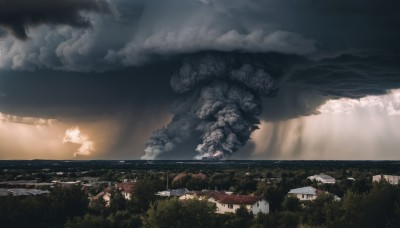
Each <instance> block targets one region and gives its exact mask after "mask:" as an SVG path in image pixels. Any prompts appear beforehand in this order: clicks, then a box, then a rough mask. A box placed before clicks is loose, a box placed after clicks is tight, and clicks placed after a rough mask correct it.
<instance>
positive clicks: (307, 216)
mask: <svg viewBox="0 0 400 228" xmlns="http://www.w3.org/2000/svg"><path fill="white" fill-rule="evenodd" d="M15 163H16V164H13V163H12V162H10V163H6V162H1V164H0V166H1V168H2V170H1V172H0V177H1V179H2V181H1V182H0V197H1V201H0V202H1V203H0V211H1V214H0V217H1V216H3V217H2V219H3V220H2V221H8V222H9V223H10V224H11V223H12V224H17V226H24V225H27V224H29V225H32V224H35V225H34V226H35V227H36V226H39V227H40V226H61V227H62V226H65V227H85V226H97V227H188V225H189V224H190V223H191V221H194V220H195V221H196V224H206V225H207V226H210V227H220V226H224V227H265V226H269V225H272V226H273V227H296V226H299V225H300V224H303V225H307V226H308V227H317V226H320V225H321V224H326V223H327V222H328V221H329V222H330V223H331V224H332V226H334V227H336V225H337V224H339V223H340V222H341V221H343V219H345V218H347V217H346V216H351V215H352V213H353V212H352V211H353V209H354V208H353V207H360V208H359V210H361V211H365V216H367V215H368V216H369V214H368V213H369V211H366V209H365V208H364V206H365V204H366V205H369V206H370V207H371V209H370V210H375V209H377V208H376V207H377V206H379V205H382V204H384V203H387V204H390V205H386V207H389V208H393V211H392V212H390V213H388V214H385V216H386V217H384V220H385V221H386V220H387V219H392V220H391V221H392V222H393V224H397V223H396V222H399V220H398V218H399V217H398V216H397V213H398V210H397V209H396V208H397V206H396V205H398V204H397V203H396V202H400V189H399V185H398V184H399V181H400V175H398V174H399V173H398V170H397V172H396V173H395V174H397V175H392V174H393V173H389V172H390V171H391V170H396V169H397V166H398V164H397V163H389V162H387V164H386V163H384V162H376V163H366V164H365V163H363V162H326V163H327V166H326V167H323V164H324V162H317V161H315V162H295V161H293V162H272V161H270V162H266V161H265V162H260V161H259V162H251V161H241V162H239V161H237V162H233V161H232V162H227V161H226V162H190V161H189V162H180V161H177V162H172V161H171V162H155V163H153V162H151V163H148V162H143V161H102V162H95V161H93V162H74V161H70V162H67V161H25V162H15ZM18 163H19V164H18ZM83 163H84V164H83ZM86 163H89V164H86ZM321 164H322V165H321ZM21 165H25V166H21ZM26 165H27V166H26ZM85 167H91V169H90V170H88V169H87V168H85ZM103 167H107V168H103ZM339 167H342V168H339ZM352 167H357V168H352ZM367 168H368V169H367ZM371 168H372V170H376V171H373V172H372V171H366V170H370V169H371ZM389 174H390V175H389ZM54 197H56V198H54ZM367 199H369V200H368V202H363V200H367ZM375 204H376V205H375ZM11 205H12V206H11ZM10 207H12V209H11V210H10V209H9V208H10ZM7 208H8V209H7ZM373 208H375V209H373ZM47 210H51V211H48V214H46V213H43V212H44V211H47ZM42 213H43V214H42ZM57 213H60V214H57ZM332 213H333V214H332ZM182 216H184V217H187V218H190V220H187V221H186V220H181V219H180V218H181V217H182ZM390 216H393V217H390ZM22 218H24V219H22ZM197 220H198V221H197ZM364 221H368V219H367V218H365V217H360V221H357V220H355V222H364ZM377 222H378V221H377ZM85 224H86V225H85ZM88 224H89V225H88ZM346 224H348V221H346ZM196 227H197V226H196Z"/></svg>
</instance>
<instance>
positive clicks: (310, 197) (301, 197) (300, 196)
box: [290, 194, 317, 201]
mask: <svg viewBox="0 0 400 228" xmlns="http://www.w3.org/2000/svg"><path fill="white" fill-rule="evenodd" d="M290 195H292V196H295V197H297V199H299V200H300V201H307V200H315V199H316V198H317V195H308V194H290Z"/></svg>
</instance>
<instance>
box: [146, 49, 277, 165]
mask: <svg viewBox="0 0 400 228" xmlns="http://www.w3.org/2000/svg"><path fill="white" fill-rule="evenodd" d="M255 62H257V61H253V60H252V59H247V58H238V57H233V56H232V55H211V54H204V55H196V56H194V57H190V58H187V59H186V60H184V62H183V64H182V66H181V68H180V69H179V71H178V72H176V73H175V74H174V75H173V76H172V78H171V81H170V82H171V87H172V89H173V90H174V91H175V92H176V93H178V94H190V96H189V98H188V99H189V100H190V102H184V103H185V104H186V105H185V107H184V108H180V109H179V110H175V111H174V112H175V113H174V114H175V116H174V118H173V119H172V121H171V122H170V123H169V124H168V125H167V126H166V127H164V128H161V129H159V130H156V131H155V132H154V133H153V135H152V136H151V137H150V139H149V140H148V141H147V142H146V149H145V152H146V154H145V155H144V156H143V157H142V159H155V158H157V156H159V155H160V154H162V153H165V152H168V151H171V150H173V149H174V148H176V146H177V145H178V144H179V143H181V142H182V141H184V140H185V139H187V138H189V137H190V136H191V134H192V132H195V131H196V132H198V133H200V135H201V140H202V143H201V144H199V145H198V146H197V149H196V151H197V152H198V153H199V155H198V156H196V158H197V159H201V158H204V157H205V158H223V157H227V156H229V155H231V154H232V153H234V152H235V151H237V150H238V149H239V147H241V146H243V145H244V144H245V143H246V142H247V141H248V140H249V138H250V135H251V133H252V132H253V131H254V130H255V129H258V125H259V123H260V121H259V119H258V118H257V116H258V115H259V114H261V112H262V107H261V100H260V96H272V95H274V94H275V92H276V83H275V82H274V79H273V78H272V76H271V75H270V74H269V73H268V72H267V70H268V69H266V66H265V65H263V64H260V63H258V64H254V63H255ZM250 63H253V64H254V65H252V64H250Z"/></svg>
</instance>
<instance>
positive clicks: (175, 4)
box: [0, 0, 400, 158]
mask: <svg viewBox="0 0 400 228" xmlns="http://www.w3.org/2000/svg"><path fill="white" fill-rule="evenodd" d="M6 3H7V4H6ZM56 3H57V4H56ZM2 4H6V6H5V7H2ZM399 8H400V2H399V1H396V0H388V1H384V2H378V1H373V0H364V1H362V0H350V1H349V0H336V1H318V0H305V1H295V0H265V1H261V0H260V1H257V0H256V1H242V0H219V1H217V0H187V1H179V0H115V1H107V3H106V2H105V1H96V0H87V1H84V0H82V1H78V0H70V1H67V0H65V1H62V0H53V1H50V0H41V1H28V0H20V1H17V0H14V1H11V0H10V1H8V0H3V1H2V0H0V25H2V27H1V26H0V69H4V70H1V71H0V112H3V113H9V114H15V115H21V116H30V117H31V116H32V117H47V118H57V119H71V120H78V119H85V118H86V119H91V118H94V117H97V116H107V115H109V113H113V112H119V110H120V109H121V107H129V108H130V109H132V110H134V111H132V116H130V117H129V116H128V117H127V116H125V117H124V118H125V119H124V121H125V122H124V123H125V125H126V126H125V128H124V130H123V131H122V132H123V134H122V133H121V135H120V136H121V137H123V138H124V139H123V140H125V141H131V138H129V137H128V136H127V135H130V134H131V133H132V132H133V130H132V128H133V127H132V126H136V124H137V123H138V122H140V121H142V120H143V118H145V116H146V114H147V112H143V113H141V111H142V110H151V112H153V113H159V112H162V115H163V116H164V117H167V116H168V115H169V113H167V112H166V111H165V110H167V108H166V107H168V106H169V105H171V104H172V103H174V101H175V103H177V105H176V106H180V107H178V110H179V111H177V109H176V107H175V108H171V112H172V114H178V115H177V117H176V118H175V121H172V123H177V124H178V125H179V126H180V125H181V124H182V122H185V121H186V120H188V119H191V118H192V117H193V116H190V115H189V116H182V115H179V114H182V113H183V112H184V111H183V110H184V109H182V107H184V106H185V104H184V103H185V102H182V100H183V101H186V102H187V99H182V100H179V101H176V98H177V97H178V96H179V95H178V94H175V93H174V92H178V93H189V94H186V95H185V96H188V97H192V96H195V95H198V96H199V97H197V98H199V99H200V98H201V93H200V92H199V89H198V88H197V87H198V86H201V87H206V86H211V87H212V83H213V81H215V80H216V79H218V80H222V81H227V82H228V83H233V84H234V86H237V84H239V85H240V89H242V88H243V87H246V88H248V89H249V90H251V91H252V93H259V92H262V91H258V90H257V89H256V90H254V88H257V85H258V84H259V82H260V80H261V81H262V80H264V79H268V80H269V77H264V76H266V75H268V76H271V78H273V80H274V83H275V84H276V87H277V88H279V90H278V93H277V96H276V97H274V98H260V104H261V105H260V106H262V109H263V113H262V114H261V115H260V116H259V117H260V118H261V119H262V120H268V121H278V120H286V119H290V118H295V117H298V116H304V115H313V114H318V113H317V109H318V107H319V106H320V105H322V104H324V102H325V101H327V100H329V99H337V98H341V97H348V98H360V97H363V96H367V95H377V94H384V93H386V92H387V91H388V90H390V89H395V88H400V77H399V75H400V67H399V62H400V58H399V50H400V42H398V41H399V40H400V30H399V29H398V27H399V26H398V25H399V24H400V14H399V13H398V12H397V11H398V9H399ZM87 11H94V12H111V13H109V14H101V13H100V14H90V13H87ZM42 25H43V26H42ZM47 25H61V26H47ZM62 25H69V26H62ZM89 25H90V26H91V28H92V29H77V27H87V26H89ZM4 28H6V30H8V31H12V32H13V33H14V35H16V36H17V37H19V38H24V37H26V31H25V29H26V28H29V39H25V40H23V41H21V40H18V39H15V37H14V36H12V35H7V32H4V31H6V30H4ZM2 31H3V32H2ZM205 54H207V55H209V56H211V59H213V60H212V61H211V63H210V64H208V65H207V66H211V68H210V67H206V70H209V69H212V72H211V73H210V74H208V73H207V71H203V70H204V69H205V68H204V69H203V68H201V67H199V68H190V67H188V65H190V66H195V65H196V64H193V62H196V61H197V60H196V59H197V58H200V57H201V56H204V55H205ZM221 56H222V57H221ZM221 58H222V59H236V60H238V61H236V62H235V61H233V63H232V62H230V61H231V60H228V61H225V60H222V61H221ZM187 59H191V60H192V62H191V63H188V61H187ZM227 65H228V66H229V67H228V68H229V72H230V73H229V74H227V73H226V72H224V70H222V71H223V72H219V69H220V67H222V69H226V66H227ZM260 67H261V68H260ZM260 69H261V70H260ZM14 70H19V71H14ZM26 70H29V71H32V72H27V71H26ZM74 72H75V73H74ZM96 72H97V73H96ZM99 72H101V73H99ZM185 72H186V73H187V72H189V74H188V76H190V77H179V76H180V75H183V74H184V73H185ZM193 72H199V73H193ZM249 76H251V77H249ZM253 76H254V77H253ZM171 78H172V88H170V79H171ZM189 79H190V80H189ZM259 79H260V80H259ZM268 80H265V81H264V82H265V83H266V82H268ZM238 81H239V82H238ZM176 82H177V83H176ZM266 84H268V83H266ZM218 87H221V88H222V87H224V86H218ZM235 88H236V87H235ZM243 94H244V95H248V94H247V93H243ZM197 98H196V99H194V98H192V100H191V101H192V102H193V104H194V103H196V102H197V100H198V99H197ZM180 102H181V103H180ZM257 102H258V101H257ZM179 103H180V105H179ZM231 103H235V102H231ZM226 107H227V108H231V107H230V106H226ZM238 107H239V106H237V107H234V108H231V109H230V110H223V111H221V114H223V117H227V116H228V114H229V115H230V114H235V112H237V111H234V110H238V109H240V107H239V108H238ZM186 111H187V110H186ZM144 113H145V114H144ZM225 114H226V115H225ZM257 115H258V112H257ZM138 116H141V117H140V118H142V119H140V120H139V117H138ZM209 119H212V118H209ZM221 119H224V118H222V117H221ZM226 119H229V118H226ZM183 120H185V121H183ZM188 122H191V121H188ZM188 122H185V123H188ZM238 123H239V122H238ZM215 124H216V125H218V124H221V125H222V124H223V123H222V122H221V123H218V121H215ZM195 125H196V126H198V124H197V123H196V124H195ZM185 126H186V128H185V131H182V132H178V133H177V130H176V129H177V127H176V126H170V127H168V126H167V128H166V129H168V128H170V130H165V129H164V128H162V129H164V130H161V131H159V132H158V133H159V134H158V135H159V136H160V137H155V138H154V139H155V144H157V143H158V142H161V144H159V145H160V148H162V147H163V146H164V150H170V149H171V148H172V149H171V150H170V151H169V152H168V154H169V153H171V154H174V153H175V154H174V156H175V155H176V156H177V157H179V156H180V154H181V153H180V152H182V153H184V152H185V151H188V149H189V150H190V149H193V145H195V144H199V143H201V139H200V138H201V137H203V136H204V135H208V133H207V132H206V130H204V129H212V127H213V126H209V125H207V126H206V125H204V126H203V125H202V126H200V128H201V129H200V130H203V131H202V132H200V133H199V132H198V129H194V131H197V132H192V131H191V130H193V126H192V125H190V124H189V125H185ZM148 127H149V128H155V127H154V125H151V126H150V125H149V126H148ZM201 133H204V135H202V134H201ZM172 134H174V135H177V138H173V139H171V138H168V137H165V136H166V135H167V136H168V135H172ZM158 135H157V136H158ZM243 138H244V139H246V140H247V139H248V135H245V137H243ZM183 140H188V143H189V144H193V145H190V146H187V145H185V144H183V145H177V144H179V143H180V142H182V141H183ZM246 140H241V141H240V142H239V143H237V141H235V140H231V141H232V142H234V143H232V144H231V145H233V146H232V148H235V149H237V147H238V146H236V145H239V146H241V145H242V144H244V142H245V141H246ZM142 141H143V142H139V143H143V144H144V139H142ZM167 141H168V142H172V144H168V142H167ZM165 142H167V143H165ZM167 144H168V145H167ZM171 145H172V146H171ZM165 146H167V147H165ZM121 148H122V147H121ZM162 149H163V148H162ZM176 151H178V152H176ZM191 155H192V154H191ZM185 156H186V154H185ZM161 157H163V158H164V157H165V158H167V157H168V156H167V155H162V156H161ZM186 157H192V156H186Z"/></svg>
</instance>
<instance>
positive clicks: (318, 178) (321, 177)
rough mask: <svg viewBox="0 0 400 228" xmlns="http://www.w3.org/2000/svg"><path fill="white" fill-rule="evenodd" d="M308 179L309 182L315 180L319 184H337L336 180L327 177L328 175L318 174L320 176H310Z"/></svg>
mask: <svg viewBox="0 0 400 228" xmlns="http://www.w3.org/2000/svg"><path fill="white" fill-rule="evenodd" d="M307 179H309V180H315V181H317V182H321V183H323V184H334V183H335V182H336V180H335V178H333V177H331V176H329V175H326V174H323V173H321V174H318V175H314V176H309V177H307Z"/></svg>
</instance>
